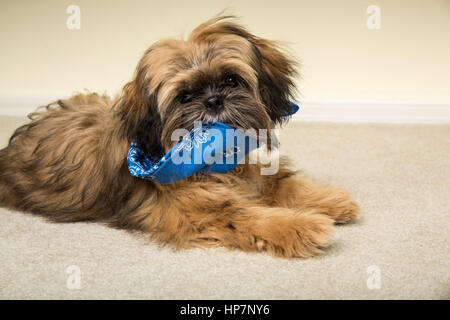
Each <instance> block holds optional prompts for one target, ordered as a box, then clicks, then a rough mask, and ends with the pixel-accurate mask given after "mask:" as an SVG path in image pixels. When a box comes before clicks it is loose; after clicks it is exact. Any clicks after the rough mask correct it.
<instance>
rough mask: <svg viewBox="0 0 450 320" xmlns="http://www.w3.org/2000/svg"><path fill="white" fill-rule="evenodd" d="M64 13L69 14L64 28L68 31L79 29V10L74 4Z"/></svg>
mask: <svg viewBox="0 0 450 320" xmlns="http://www.w3.org/2000/svg"><path fill="white" fill-rule="evenodd" d="M66 13H67V14H69V16H68V17H67V20H66V27H67V29H69V30H80V29H81V9H80V7H79V6H77V5H75V4H71V5H70V6H68V7H67V9H66Z"/></svg>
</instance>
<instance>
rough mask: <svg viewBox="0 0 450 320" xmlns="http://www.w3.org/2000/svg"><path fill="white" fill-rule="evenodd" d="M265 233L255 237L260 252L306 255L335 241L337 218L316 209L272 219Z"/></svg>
mask: <svg viewBox="0 0 450 320" xmlns="http://www.w3.org/2000/svg"><path fill="white" fill-rule="evenodd" d="M271 222H272V223H273V224H272V225H268V226H267V227H266V230H265V232H263V233H262V234H260V235H258V236H254V237H253V238H252V242H253V244H254V247H255V249H256V250H257V251H267V252H269V253H271V254H273V255H275V256H281V257H286V258H294V257H300V258H307V257H311V256H313V255H315V254H317V253H320V252H321V248H325V247H327V246H329V245H330V244H331V243H332V242H333V240H334V232H335V227H334V225H333V224H334V220H333V219H331V218H329V217H327V216H326V215H323V214H317V213H315V212H308V213H301V214H299V215H298V216H296V217H295V218H293V219H290V220H289V221H288V220H282V221H271Z"/></svg>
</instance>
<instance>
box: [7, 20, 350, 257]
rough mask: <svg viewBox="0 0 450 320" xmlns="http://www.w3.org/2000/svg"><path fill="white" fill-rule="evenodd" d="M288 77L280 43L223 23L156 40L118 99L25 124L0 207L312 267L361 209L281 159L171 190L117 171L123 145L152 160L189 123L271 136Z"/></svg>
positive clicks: (290, 89) (290, 86)
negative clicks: (269, 170) (273, 166)
mask: <svg viewBox="0 0 450 320" xmlns="http://www.w3.org/2000/svg"><path fill="white" fill-rule="evenodd" d="M297 74H298V73H297V63H296V60H295V59H294V58H292V57H291V55H289V54H288V53H286V50H285V49H283V47H282V46H281V45H280V44H279V43H278V42H276V41H271V40H267V39H264V38H261V37H258V36H255V35H253V34H252V33H250V32H249V31H248V30H247V29H246V28H244V27H243V26H241V25H240V24H239V23H238V22H236V18H235V17H233V16H223V15H222V16H216V17H214V18H212V19H210V20H208V21H206V22H204V23H202V24H201V25H199V26H198V27H197V28H195V29H194V30H193V31H192V32H191V34H190V35H189V36H188V37H187V39H186V40H177V39H167V40H161V41H158V42H156V43H154V44H153V45H152V46H151V47H150V48H149V49H148V50H146V52H145V53H144V55H143V57H142V59H141V60H140V61H139V63H138V65H137V68H136V71H135V74H134V76H133V79H132V80H131V81H130V82H128V83H127V84H126V85H125V86H124V87H123V90H122V92H121V94H120V95H118V96H117V97H116V98H114V99H110V98H108V97H107V96H104V95H103V96H102V95H98V94H95V93H84V94H77V95H75V96H73V97H71V98H69V99H63V100H58V101H55V102H53V103H50V104H49V105H47V106H45V108H44V109H43V110H38V111H36V112H35V113H32V114H30V115H29V118H30V121H29V122H28V123H27V124H25V125H23V126H21V127H19V128H18V129H17V130H16V131H15V132H14V134H13V135H12V136H11V138H10V140H9V144H8V146H7V147H6V148H4V149H2V150H0V204H1V205H2V206H4V207H8V208H12V209H15V210H20V211H24V212H29V213H34V214H38V215H41V216H44V217H47V218H48V219H50V220H51V221H54V222H75V221H98V222H103V223H107V224H109V225H111V226H113V227H116V228H122V229H128V230H139V231H142V232H144V233H146V234H148V235H149V237H150V238H151V239H153V240H154V241H156V242H158V243H161V244H169V245H171V246H172V247H175V248H193V247H226V248H229V249H240V250H243V251H246V252H267V253H269V254H272V255H274V256H279V257H285V258H293V257H302V258H303V257H310V256H313V255H314V254H317V253H319V252H321V249H322V248H324V247H326V246H328V245H329V244H330V243H332V241H333V238H334V232H335V226H334V225H335V224H340V223H346V222H349V221H351V220H352V219H354V218H355V217H356V216H357V215H358V213H359V206H358V204H357V203H356V202H355V201H354V200H353V199H352V198H351V197H350V195H349V194H348V192H346V191H344V190H341V189H338V188H334V187H329V186H321V185H317V184H315V183H313V182H311V181H308V180H306V179H305V178H302V177H300V176H298V175H297V174H296V172H295V171H293V170H291V169H289V164H288V163H287V162H286V161H285V160H282V161H281V162H280V167H279V170H278V171H277V172H276V173H275V174H273V175H261V174H260V168H261V166H262V165H261V164H240V165H238V166H237V167H236V168H235V169H234V170H232V171H230V172H227V173H210V174H199V173H196V174H194V175H192V176H190V177H188V178H186V179H182V180H180V181H176V182H174V183H169V184H158V183H155V182H152V181H149V180H144V179H139V178H136V177H132V176H131V175H130V172H129V171H128V168H127V151H128V148H129V146H130V143H131V142H132V141H133V139H136V143H137V145H138V146H139V147H140V149H141V150H143V152H145V154H147V155H149V156H150V157H154V158H156V159H157V158H158V157H161V155H163V154H164V153H165V152H167V151H168V150H170V148H171V147H172V146H173V145H174V141H172V139H171V134H172V132H173V131H174V130H175V129H177V128H187V129H190V128H192V127H193V123H194V122H195V121H208V120H214V121H221V122H223V123H226V124H228V125H230V126H233V127H238V128H244V129H247V128H254V129H266V130H268V131H270V130H272V129H273V128H275V126H276V125H278V124H282V123H283V122H285V121H286V116H285V115H286V113H287V111H288V110H287V108H288V106H289V101H290V100H291V99H292V98H293V95H294V93H295V92H296V88H295V83H294V81H295V77H296V76H297Z"/></svg>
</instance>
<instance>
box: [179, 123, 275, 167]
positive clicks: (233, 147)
mask: <svg viewBox="0 0 450 320" xmlns="http://www.w3.org/2000/svg"><path fill="white" fill-rule="evenodd" d="M278 136H279V130H278V129H272V130H271V131H270V137H269V133H268V130H267V129H259V130H255V129H246V130H241V129H233V128H229V129H223V128H222V130H219V129H216V128H209V127H203V126H202V123H201V122H196V123H195V126H194V129H193V130H192V131H191V132H190V131H188V130H186V129H183V128H180V129H176V130H174V131H173V133H172V135H171V140H172V141H178V143H177V144H176V145H175V147H174V148H173V149H172V154H171V160H172V162H173V163H174V164H176V165H178V164H207V165H213V164H236V163H245V162H246V161H248V162H247V163H248V164H257V163H259V164H261V174H262V175H273V174H276V173H277V172H278V169H279V151H278V144H279V143H278ZM180 138H181V140H180ZM204 144H206V146H204V147H202V145H204ZM269 150H270V151H269ZM247 155H248V157H247Z"/></svg>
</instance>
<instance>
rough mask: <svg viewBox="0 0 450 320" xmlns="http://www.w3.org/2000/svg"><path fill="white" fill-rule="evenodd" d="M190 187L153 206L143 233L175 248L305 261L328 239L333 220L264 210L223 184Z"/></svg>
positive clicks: (285, 210) (312, 214)
mask: <svg viewBox="0 0 450 320" xmlns="http://www.w3.org/2000/svg"><path fill="white" fill-rule="evenodd" d="M203 187H204V188H200V187H196V186H191V187H190V188H189V190H185V191H182V192H179V193H175V194H173V196H172V197H171V199H170V204H169V199H168V201H166V202H165V204H166V205H165V209H163V206H162V205H161V206H158V207H159V208H161V209H160V210H161V211H158V210H159V209H158V208H153V209H152V210H151V211H152V214H151V215H149V216H148V218H146V219H145V220H146V221H145V225H146V228H145V229H146V231H148V232H149V233H150V234H152V235H153V238H155V239H157V240H159V241H161V242H169V243H172V244H174V245H175V246H177V247H179V248H189V247H199V246H200V247H211V246H224V247H227V248H230V249H241V250H244V251H267V252H269V253H271V254H273V255H276V256H282V257H309V256H312V255H314V254H316V253H318V252H320V248H321V247H325V246H327V245H329V244H330V243H331V242H332V240H333V233H334V226H333V222H334V221H333V220H332V219H330V218H329V217H327V216H326V215H322V214H320V213H318V212H317V211H316V210H315V209H305V210H302V209H289V208H282V207H279V208H274V207H267V206H264V205H262V204H260V203H257V202H256V201H254V200H248V199H244V198H243V197H242V194H243V192H241V193H237V192H234V191H235V190H227V189H226V188H223V186H217V187H214V186H211V185H208V186H203Z"/></svg>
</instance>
